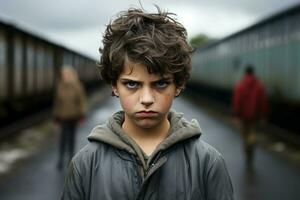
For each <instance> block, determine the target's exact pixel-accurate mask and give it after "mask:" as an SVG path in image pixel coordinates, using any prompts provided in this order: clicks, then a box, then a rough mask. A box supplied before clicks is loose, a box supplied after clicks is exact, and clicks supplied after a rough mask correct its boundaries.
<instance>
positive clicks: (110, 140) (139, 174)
mask: <svg viewBox="0 0 300 200" xmlns="http://www.w3.org/2000/svg"><path fill="white" fill-rule="evenodd" d="M168 119H169V121H170V124H171V128H170V133H169V136H168V137H167V138H166V139H165V140H164V141H163V142H161V143H160V144H159V145H158V147H157V148H156V150H155V151H154V152H153V153H152V155H151V156H150V157H148V156H147V155H145V153H144V152H143V151H142V150H141V149H140V148H139V146H138V145H137V144H136V143H135V142H134V141H133V140H132V139H131V138H130V137H129V136H127V135H126V134H125V133H124V132H123V131H122V128H121V125H122V123H123V121H124V113H123V112H118V113H116V114H114V115H113V116H112V117H111V118H110V119H109V120H108V122H107V123H106V124H105V125H102V126H98V127H96V128H94V130H93V131H92V133H91V134H90V135H89V137H88V139H89V141H90V143H89V144H88V145H87V146H85V147H84V148H83V149H82V150H80V151H79V152H78V153H77V154H76V155H75V157H74V158H73V159H72V162H71V164H70V169H69V173H68V176H67V178H66V182H65V187H64V191H63V195H62V199H63V200H85V199H88V200H117V199H122V200H134V199H136V200H142V199H143V200H144V199H145V200H154V199H155V200H168V199H170V200H176V199H178V200H204V199H205V200H231V199H233V189H232V184H231V181H230V177H229V175H228V172H227V169H226V166H225V163H224V160H223V158H222V156H221V155H220V153H218V152H217V150H215V149H214V148H213V147H211V146H210V145H208V144H207V143H205V142H204V141H202V140H201V139H200V135H201V133H200V128H199V125H198V123H197V121H196V120H192V121H191V122H188V121H186V120H185V119H184V118H183V117H182V115H181V114H178V113H175V112H173V111H172V112H170V113H169V115H168Z"/></svg>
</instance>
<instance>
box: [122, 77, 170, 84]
mask: <svg viewBox="0 0 300 200" xmlns="http://www.w3.org/2000/svg"><path fill="white" fill-rule="evenodd" d="M120 80H121V81H134V82H138V83H140V82H142V81H139V80H135V79H131V78H120ZM172 80H173V78H172V77H162V78H159V79H157V80H154V81H152V82H153V83H154V82H159V81H172Z"/></svg>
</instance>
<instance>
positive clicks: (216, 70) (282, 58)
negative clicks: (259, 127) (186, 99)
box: [191, 5, 300, 133]
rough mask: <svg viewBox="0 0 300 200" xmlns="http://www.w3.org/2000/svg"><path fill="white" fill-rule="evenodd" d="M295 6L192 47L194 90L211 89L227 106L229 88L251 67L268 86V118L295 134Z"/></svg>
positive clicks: (299, 110) (299, 108)
mask: <svg viewBox="0 0 300 200" xmlns="http://www.w3.org/2000/svg"><path fill="white" fill-rule="evenodd" d="M299 21H300V5H298V6H294V7H293V8H290V9H287V10H285V11H283V12H281V13H278V14H275V15H273V16H271V17H269V18H267V19H265V20H262V21H261V22H258V23H256V24H254V25H252V26H250V27H248V28H246V29H244V30H241V31H239V32H237V33H235V34H233V35H230V36H228V37H225V38H223V39H221V40H219V41H216V42H214V43H211V44H208V45H207V46H204V47H202V48H200V49H197V50H196V52H195V54H194V55H193V58H192V63H193V73H192V76H191V82H192V85H193V87H194V86H196V87H202V88H210V91H211V93H212V94H213V96H215V97H218V98H220V99H222V100H223V101H225V102H227V103H230V96H231V91H232V89H233V86H234V84H235V82H236V81H237V80H239V79H240V78H241V76H242V75H243V73H244V67H245V66H246V65H247V64H252V65H253V66H254V67H255V73H256V75H257V76H258V78H259V79H260V80H261V81H262V82H263V83H264V85H265V86H266V88H267V91H268V95H269V97H270V101H271V106H272V107H271V111H272V113H271V120H272V121H274V122H275V123H278V124H280V126H283V127H285V128H291V129H292V130H293V131H295V132H298V133H300V130H299V127H297V126H296V125H297V123H296V121H297V118H298V116H299V114H300V23H299Z"/></svg>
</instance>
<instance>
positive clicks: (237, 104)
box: [232, 74, 268, 121]
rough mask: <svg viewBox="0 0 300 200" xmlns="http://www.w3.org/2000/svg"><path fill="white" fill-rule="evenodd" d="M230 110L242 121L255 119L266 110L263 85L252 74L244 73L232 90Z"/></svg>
mask: <svg viewBox="0 0 300 200" xmlns="http://www.w3.org/2000/svg"><path fill="white" fill-rule="evenodd" d="M232 110H233V113H234V115H236V116H237V117H239V118H240V119H242V120H244V121H255V120H258V119H260V118H262V117H264V116H265V115H266V114H267V112H268V97H267V95H266V92H265V89H264V87H263V85H262V84H261V83H260V82H259V81H258V80H257V79H256V78H255V76H254V75H250V74H248V75H245V76H244V78H243V79H242V80H241V81H239V82H238V83H237V85H236V86H235V88H234V91H233V97H232Z"/></svg>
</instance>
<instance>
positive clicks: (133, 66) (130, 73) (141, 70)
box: [119, 62, 173, 79]
mask: <svg viewBox="0 0 300 200" xmlns="http://www.w3.org/2000/svg"><path fill="white" fill-rule="evenodd" d="M145 77H146V78H149V79H162V78H165V79H169V78H173V74H171V73H166V74H164V75H163V76H162V75H160V74H154V73H149V71H148V70H147V67H146V66H145V65H143V64H140V63H135V62H125V63H124V66H123V70H122V72H121V74H120V76H119V78H128V79H130V78H133V79H139V78H143V79H144V78H145Z"/></svg>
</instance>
